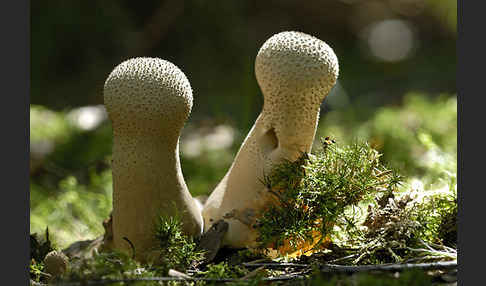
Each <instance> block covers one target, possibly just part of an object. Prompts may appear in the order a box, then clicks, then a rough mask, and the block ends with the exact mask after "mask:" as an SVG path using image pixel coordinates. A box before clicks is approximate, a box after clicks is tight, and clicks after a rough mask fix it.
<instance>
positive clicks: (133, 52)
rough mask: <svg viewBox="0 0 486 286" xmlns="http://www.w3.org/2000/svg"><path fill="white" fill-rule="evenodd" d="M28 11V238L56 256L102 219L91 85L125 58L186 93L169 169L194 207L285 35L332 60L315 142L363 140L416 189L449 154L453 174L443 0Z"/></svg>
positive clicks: (102, 139)
mask: <svg viewBox="0 0 486 286" xmlns="http://www.w3.org/2000/svg"><path fill="white" fill-rule="evenodd" d="M30 13H31V96H30V102H31V121H30V129H31V131H30V134H31V136H30V137H31V138H30V140H31V232H33V231H41V230H42V229H44V228H45V227H46V226H47V225H54V228H56V227H57V228H58V229H57V230H54V231H57V235H58V237H59V241H60V244H64V243H67V242H70V241H73V240H75V239H82V238H86V236H88V237H89V236H92V235H94V234H99V232H100V230H101V224H100V219H101V218H103V217H106V216H107V214H108V213H109V211H110V209H111V173H110V167H109V158H110V154H111V129H110V128H111V127H110V123H109V122H108V120H106V115H105V114H104V113H103V112H104V111H103V108H102V104H103V84H104V81H105V79H106V77H107V76H108V74H109V73H110V72H111V70H112V69H113V68H114V67H115V66H116V65H118V64H119V63H121V62H122V61H124V60H126V59H128V58H131V57H138V56H150V57H159V58H163V59H166V60H169V61H171V62H172V63H174V64H175V65H177V66H178V67H179V68H180V69H181V70H182V71H183V72H184V73H185V74H186V76H187V77H188V79H189V81H190V82H191V85H192V88H193V90H194V106H193V110H192V114H191V117H190V119H189V122H188V124H187V125H186V128H185V129H184V131H183V140H182V141H181V145H182V148H181V160H182V164H183V171H184V175H185V177H186V181H187V183H188V186H189V189H190V190H191V192H192V193H193V194H195V195H197V194H207V193H208V192H210V191H211V190H212V188H213V187H214V185H215V184H216V183H217V182H218V181H219V180H220V179H221V178H222V176H223V175H224V173H225V172H226V170H227V168H228V167H229V165H230V164H231V162H232V160H233V158H234V155H235V154H236V151H237V150H238V148H239V146H240V144H241V142H242V140H243V138H244V136H245V135H246V134H247V132H248V131H249V129H250V128H251V126H252V125H253V123H254V120H255V119H256V117H257V115H258V113H259V112H260V110H261V106H262V103H263V98H262V95H261V92H260V90H259V87H258V85H257V82H256V79H255V76H254V60H255V57H256V55H257V53H258V50H259V48H260V47H261V45H262V44H263V43H264V42H265V40H266V39H268V38H269V37H271V36H272V35H273V34H276V33H278V32H281V31H287V30H295V31H301V32H304V33H307V34H311V35H313V36H315V37H317V38H319V39H322V40H323V41H325V42H326V43H327V44H329V45H330V46H331V47H332V48H333V49H334V51H335V53H336V55H337V56H338V59H339V66H340V75H339V79H338V83H337V85H336V86H335V87H334V89H333V91H332V93H331V95H330V96H328V98H327V99H326V100H325V101H324V103H323V106H322V112H321V121H320V123H319V126H320V127H319V130H318V133H317V137H316V138H318V137H319V136H325V135H330V134H332V135H335V136H337V137H338V141H339V140H341V142H349V140H351V139H352V138H360V139H363V140H368V141H370V142H371V143H372V144H373V146H374V147H376V148H377V149H379V151H381V152H383V153H385V155H384V159H385V160H386V161H387V162H388V163H389V164H390V165H392V166H394V167H397V168H400V169H401V170H402V171H403V172H404V174H406V175H410V176H412V177H418V178H423V177H424V176H425V175H426V174H430V173H431V172H432V171H431V170H432V169H434V168H435V169H434V170H435V171H436V172H438V173H441V172H442V171H441V170H443V169H444V165H440V162H442V163H443V162H444V160H445V159H444V158H445V157H447V156H449V157H450V156H452V157H453V158H452V159H450V160H452V161H450V162H449V161H447V160H446V161H447V162H448V163H447V164H452V165H451V166H452V167H451V166H449V165H447V166H449V167H450V168H449V167H447V168H448V171H447V172H449V173H451V172H452V173H454V170H455V169H454V168H455V165H454V163H455V157H454V156H456V155H455V154H456V153H455V152H456V137H455V136H456V134H457V130H456V125H455V124H456V120H457V113H456V109H455V106H456V105H455V98H456V96H455V93H456V37H457V2H456V1H451V0H334V1H324V0H321V1H312V0H308V1H296V0H295V1H290V0H280V1H272V0H269V1H253V0H247V1H236V0H234V1H230V0H226V1H203V0H189V1H188V0H186V1H184V0H165V1H153V0H148V1H140V2H139V1H128V0H123V1H61V0H50V1H31V12H30ZM83 116H84V117H83ZM83 118H84V119H83ZM86 118H87V119H86ZM83 120H85V121H86V120H87V122H88V123H86V122H85V123H84V124H85V125H82V121H83ZM90 120H91V121H90ZM73 122H74V123H73ZM80 124H81V125H80ZM86 124H87V125H86ZM90 124H91V125H90ZM454 132H455V133H454ZM201 142H203V143H204V144H205V146H202V147H201V144H202V143H201ZM416 146H417V147H416ZM431 150H432V151H431ZM431 152H432V153H431ZM434 152H435V153H434ZM434 154H435V155H434ZM437 154H439V155H437ZM445 155H447V156H445ZM434 156H435V157H434ZM441 156H442V157H441ZM444 156H445V157H444ZM449 157H447V158H449ZM417 158H421V159H420V160H422V159H423V158H428V159H427V162H429V163H420V162H421V161H419V160H418V159H417ZM437 158H439V159H437ZM441 158H442V159H441ZM434 160H435V161H434ZM440 160H442V161H440ZM430 162H432V163H430ZM434 162H435V163H434ZM437 162H439V163H438V164H439V165H440V166H442V167H441V168H442V169H440V168H436V167H437V166H436V165H433V166H432V165H430V164H436V163H437ZM451 162H452V163H451ZM427 164H428V165H427ZM431 166H432V167H431ZM434 166H435V167H434ZM436 169H437V170H436ZM422 184H424V180H422ZM95 195H97V196H95ZM53 197H55V198H56V199H55V200H52V198H53ZM87 201H89V202H90V203H87ZM80 202H82V205H79V207H77V204H81V203H80ZM49 204H50V205H49ZM100 204H101V205H102V207H100ZM88 205H93V209H91V210H90V209H89V208H87V207H86V206H88ZM100 209H101V210H100ZM53 210H58V212H57V213H56V212H54V211H53ZM91 213H94V215H93V214H91ZM90 215H91V216H93V217H92V218H89V216H90ZM60 221H63V222H62V223H60ZM73 221H76V223H77V225H75V226H73ZM86 225H87V226H86ZM80 229H84V230H83V231H81V230H80ZM73 233H75V234H73Z"/></svg>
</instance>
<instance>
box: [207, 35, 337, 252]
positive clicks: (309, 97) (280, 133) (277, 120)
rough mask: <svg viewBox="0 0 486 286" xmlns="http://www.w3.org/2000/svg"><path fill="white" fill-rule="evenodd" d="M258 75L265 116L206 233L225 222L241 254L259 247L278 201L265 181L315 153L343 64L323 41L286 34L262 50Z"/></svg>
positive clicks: (213, 198)
mask: <svg viewBox="0 0 486 286" xmlns="http://www.w3.org/2000/svg"><path fill="white" fill-rule="evenodd" d="M255 74H256V79H257V82H258V84H259V86H260V88H261V90H262V93H263V97H264V105H263V110H262V112H261V113H260V115H259V116H258V118H257V120H256V122H255V124H254V125H253V127H252V129H251V130H250V132H249V134H248V135H247V137H246V139H245V140H244V142H243V144H242V146H241V148H240V150H239V151H238V154H237V155H236V158H235V160H234V162H233V164H232V166H231V167H230V169H229V170H228V172H227V173H226V175H225V176H224V178H223V179H222V180H221V182H220V183H219V184H218V185H217V186H216V188H215V189H214V191H213V192H212V193H211V195H210V196H209V198H208V200H207V201H206V203H205V205H204V208H203V218H204V225H205V229H208V228H209V227H211V225H212V224H213V223H214V222H216V221H218V220H219V219H225V221H227V222H228V224H229V229H228V232H227V233H226V236H225V238H224V241H223V244H224V245H227V246H230V247H235V248H239V247H253V246H255V245H256V238H257V232H256V231H255V229H254V228H253V224H254V223H255V219H256V218H257V217H258V215H259V213H260V212H261V211H263V210H264V209H265V206H266V205H267V204H269V203H272V201H274V200H272V197H271V195H270V194H269V192H268V190H267V189H266V187H265V186H264V185H263V183H262V182H263V178H264V176H265V175H269V174H270V173H271V172H272V168H273V167H274V166H275V165H276V164H279V163H281V162H282V161H283V160H290V161H294V160H296V159H297V158H298V157H299V156H300V155H301V154H302V152H310V150H311V147H312V143H313V141H314V136H315V132H316V128H317V123H318V120H319V110H320V105H321V103H322V101H323V100H324V98H325V97H326V96H327V95H328V93H329V92H330V90H331V89H332V87H333V86H334V84H335V82H336V80H337V76H338V61H337V57H336V55H335V54H334V52H333V50H332V49H331V48H330V47H329V46H328V45H327V44H326V43H324V42H323V41H321V40H319V39H317V38H315V37H313V36H310V35H307V34H304V33H300V32H282V33H279V34H276V35H274V36H272V37H271V38H270V39H268V40H267V41H266V42H265V43H264V44H263V46H262V47H261V49H260V51H259V52H258V55H257V57H256V61H255Z"/></svg>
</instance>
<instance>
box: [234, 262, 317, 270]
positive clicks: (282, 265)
mask: <svg viewBox="0 0 486 286" xmlns="http://www.w3.org/2000/svg"><path fill="white" fill-rule="evenodd" d="M242 265H243V266H245V267H261V266H264V267H265V268H270V269H272V268H286V267H302V268H305V267H309V266H310V265H309V264H299V263H242Z"/></svg>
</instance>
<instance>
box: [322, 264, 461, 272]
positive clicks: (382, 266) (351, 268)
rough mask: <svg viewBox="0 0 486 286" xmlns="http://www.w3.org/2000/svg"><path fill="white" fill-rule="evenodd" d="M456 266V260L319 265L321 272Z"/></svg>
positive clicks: (434, 268)
mask: <svg viewBox="0 0 486 286" xmlns="http://www.w3.org/2000/svg"><path fill="white" fill-rule="evenodd" d="M456 267H457V261H446V262H434V263H418V264H409V263H404V264H378V265H360V266H349V265H334V264H325V265H322V266H320V268H319V269H320V270H321V271H323V272H352V273H354V272H363V271H403V270H408V269H420V270H439V269H440V270H445V269H454V268H456Z"/></svg>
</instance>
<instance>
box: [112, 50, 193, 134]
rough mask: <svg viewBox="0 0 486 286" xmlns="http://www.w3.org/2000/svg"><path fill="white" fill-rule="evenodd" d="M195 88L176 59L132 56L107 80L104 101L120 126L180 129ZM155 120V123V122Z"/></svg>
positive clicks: (189, 110)
mask: <svg viewBox="0 0 486 286" xmlns="http://www.w3.org/2000/svg"><path fill="white" fill-rule="evenodd" d="M192 101H193V99H192V88H191V85H190V83H189V80H188V79H187V77H186V76H185V75H184V73H183V72H182V71H181V70H180V69H179V68H178V67H177V66H175V65H174V64H173V63H171V62H169V61H166V60H163V59H159V58H132V59H129V60H126V61H124V62H122V63H121V64H119V65H118V66H116V67H115V69H114V70H113V71H112V72H111V73H110V75H109V76H108V78H107V79H106V81H105V86H104V103H105V106H106V109H107V111H108V114H109V117H110V119H111V120H112V122H113V124H114V127H115V125H116V127H117V129H130V128H135V129H139V128H140V127H141V124H140V123H134V122H135V121H143V124H144V127H149V126H152V127H153V126H160V128H163V127H164V126H167V127H169V128H170V129H174V130H177V131H180V128H182V126H183V125H184V123H185V121H186V120H187V118H188V117H189V114H190V112H191V109H192ZM151 123H152V124H151Z"/></svg>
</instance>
